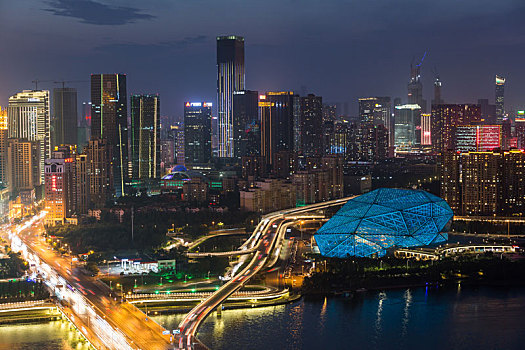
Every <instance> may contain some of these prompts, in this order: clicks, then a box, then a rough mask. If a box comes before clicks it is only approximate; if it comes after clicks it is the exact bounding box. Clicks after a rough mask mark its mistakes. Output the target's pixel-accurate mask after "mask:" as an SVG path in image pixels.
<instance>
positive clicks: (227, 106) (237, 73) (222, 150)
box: [217, 35, 245, 158]
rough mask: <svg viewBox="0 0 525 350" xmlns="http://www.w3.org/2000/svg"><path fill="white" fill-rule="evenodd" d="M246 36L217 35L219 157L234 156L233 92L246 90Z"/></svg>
mask: <svg viewBox="0 0 525 350" xmlns="http://www.w3.org/2000/svg"><path fill="white" fill-rule="evenodd" d="M244 79H245V78H244V38H243V37H240V36H235V35H229V36H219V37H217V116H218V122H219V123H218V124H219V125H218V127H219V130H218V133H219V157H221V158H231V157H233V156H234V145H233V133H234V131H233V124H234V120H233V92H234V91H242V90H244V89H245V88H244Z"/></svg>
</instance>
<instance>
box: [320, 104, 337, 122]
mask: <svg viewBox="0 0 525 350" xmlns="http://www.w3.org/2000/svg"><path fill="white" fill-rule="evenodd" d="M336 120H337V107H336V105H335V104H324V105H323V123H326V122H335V121H336Z"/></svg>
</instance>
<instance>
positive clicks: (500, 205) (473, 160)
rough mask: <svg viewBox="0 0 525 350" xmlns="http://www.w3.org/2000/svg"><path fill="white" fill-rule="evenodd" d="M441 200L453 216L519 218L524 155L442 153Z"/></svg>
mask: <svg viewBox="0 0 525 350" xmlns="http://www.w3.org/2000/svg"><path fill="white" fill-rule="evenodd" d="M441 174H442V183H441V197H442V198H443V199H445V200H446V201H447V203H449V205H450V206H451V208H452V209H453V210H454V212H455V214H456V215H490V216H493V215H520V216H521V215H523V214H524V213H525V180H524V179H525V178H524V174H525V152H524V151H521V150H512V151H503V152H502V151H494V152H465V153H460V152H455V151H446V152H445V153H444V154H443V163H442V168H441Z"/></svg>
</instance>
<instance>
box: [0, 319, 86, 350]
mask: <svg viewBox="0 0 525 350" xmlns="http://www.w3.org/2000/svg"><path fill="white" fill-rule="evenodd" d="M22 349H43V350H73V349H74V350H88V349H89V345H88V343H87V342H86V341H85V340H84V339H83V338H82V336H81V335H80V334H79V333H78V332H77V331H76V330H75V329H74V328H73V327H72V326H71V324H69V322H66V321H52V322H43V323H34V324H13V325H2V326H0V350H22Z"/></svg>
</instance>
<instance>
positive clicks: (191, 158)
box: [184, 102, 212, 164]
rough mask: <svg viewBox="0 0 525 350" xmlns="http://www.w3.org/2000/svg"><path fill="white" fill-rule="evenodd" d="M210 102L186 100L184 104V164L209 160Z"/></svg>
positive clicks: (207, 161)
mask: <svg viewBox="0 0 525 350" xmlns="http://www.w3.org/2000/svg"><path fill="white" fill-rule="evenodd" d="M211 107H212V103H210V102H186V103H185V105H184V157H185V164H193V163H209V162H210V161H211Z"/></svg>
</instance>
